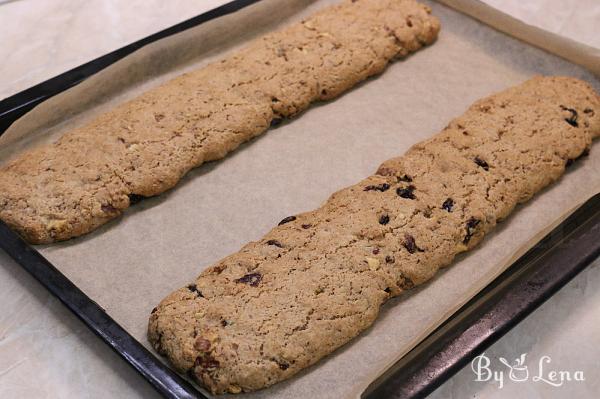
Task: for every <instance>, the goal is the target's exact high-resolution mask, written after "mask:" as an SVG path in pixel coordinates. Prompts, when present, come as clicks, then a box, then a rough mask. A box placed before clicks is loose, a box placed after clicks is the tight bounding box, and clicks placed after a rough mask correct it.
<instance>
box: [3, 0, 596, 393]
mask: <svg viewBox="0 0 600 399" xmlns="http://www.w3.org/2000/svg"><path fill="white" fill-rule="evenodd" d="M257 1H259V0H234V1H231V2H230V3H227V4H225V5H223V6H221V7H218V8H216V9H213V10H211V11H208V12H206V13H203V14H201V15H198V16H196V17H194V18H191V19H189V20H187V21H184V22H182V23H179V24H177V25H174V26H172V27H170V28H168V29H165V30H163V31H161V32H158V33H156V34H153V35H150V36H148V37H146V38H144V39H141V40H139V41H136V42H134V43H132V44H130V45H127V46H125V47H122V48H120V49H118V50H116V51H113V52H111V53H108V54H106V55H104V56H102V57H99V58H97V59H95V60H93V61H90V62H88V63H86V64H83V65H81V66H79V67H77V68H74V69H72V70H70V71H67V72H65V73H63V74H61V75H59V76H56V77H54V78H52V79H49V80H47V81H45V82H43V83H40V84H38V85H36V86H33V87H31V88H29V89H27V90H24V91H22V92H20V93H18V94H15V95H13V96H11V97H9V98H6V99H4V100H2V101H0V135H2V133H4V132H5V131H6V129H8V127H9V126H10V125H11V124H12V123H13V122H15V121H16V120H17V119H18V118H19V117H21V116H22V115H24V114H25V113H27V112H28V111H29V110H31V109H32V108H33V107H35V106H36V105H38V104H40V103H41V102H43V101H45V100H47V99H48V98H50V97H52V96H54V95H56V94H59V93H61V92H63V91H64V90H67V89H68V88H70V87H72V86H74V85H77V84H78V83H80V82H82V81H84V80H85V79H86V78H88V77H89V76H91V75H93V74H95V73H96V72H98V71H100V70H102V69H103V68H106V67H107V66H109V65H111V64H112V63H114V62H116V61H118V60H120V59H121V58H123V57H125V56H127V55H129V54H131V53H132V52H134V51H136V50H137V49H139V48H141V47H142V46H144V45H146V44H149V43H152V42H154V41H156V40H159V39H162V38H165V37H167V36H170V35H173V34H176V33H179V32H182V31H184V30H186V29H189V28H191V27H194V26H198V25H200V24H203V23H204V22H206V21H210V20H212V19H215V18H218V17H221V16H224V15H226V14H229V13H232V12H235V11H237V10H240V9H242V8H244V7H246V6H248V5H250V4H253V3H255V2H257ZM599 236H600V194H597V195H596V196H594V197H593V198H591V199H590V200H588V201H587V202H586V203H585V204H583V205H582V206H581V207H580V208H578V209H577V210H576V211H575V212H574V213H573V214H571V216H569V217H568V218H567V219H566V220H564V221H563V222H562V223H561V224H560V225H559V226H558V227H556V228H555V229H554V230H553V231H552V232H550V233H549V234H548V235H547V236H546V237H545V238H544V239H542V240H541V241H540V242H539V243H538V244H536V245H535V246H534V247H533V248H532V249H531V250H529V251H528V252H527V253H526V254H525V255H523V256H522V257H521V258H519V259H518V260H517V261H516V262H514V263H513V264H512V265H511V266H510V267H509V268H508V269H507V270H506V271H505V272H504V273H502V274H501V275H500V276H499V277H497V278H496V279H495V280H494V281H493V282H492V283H491V284H490V285H488V286H487V287H486V288H485V289H484V290H482V291H481V292H480V293H478V294H477V295H476V296H475V297H474V298H472V299H471V300H470V301H469V302H468V303H467V304H465V305H464V306H463V307H462V308H461V309H460V310H458V311H457V312H456V313H455V314H454V315H453V316H451V317H450V318H449V319H448V320H447V321H446V322H444V323H443V324H442V325H441V326H440V327H438V328H437V329H436V330H435V331H434V332H432V333H431V334H430V335H429V336H428V337H427V338H426V339H424V340H423V341H422V342H421V343H420V344H419V345H418V346H416V347H415V348H414V349H413V350H411V351H410V352H409V353H408V354H407V355H406V356H404V357H403V358H402V359H400V360H399V361H398V362H397V363H396V364H395V365H394V366H393V367H391V368H390V369H389V370H388V371H387V372H386V373H384V374H383V375H382V376H381V377H380V378H378V379H377V380H376V381H374V382H373V383H372V384H371V385H370V386H369V388H368V389H367V391H366V392H365V393H364V395H363V397H365V398H382V397H396V398H399V397H400V398H417V397H424V396H426V395H427V394H428V393H430V392H432V391H433V390H434V389H435V388H437V387H438V386H439V385H441V384H442V383H443V382H444V381H445V380H447V379H448V378H450V377H451V376H452V375H453V374H454V373H456V372H457V371H458V370H460V369H461V368H462V367H463V366H464V365H466V364H467V363H468V362H469V361H470V360H471V359H472V358H473V357H475V356H476V355H478V354H480V353H481V352H483V351H484V350H485V349H486V348H487V347H489V346H490V345H491V344H492V343H493V342H495V341H496V340H497V339H498V338H500V337H501V336H502V335H504V334H505V333H506V332H507V331H509V330H510V329H511V328H512V327H513V326H515V325H516V324H517V323H519V322H520V321H521V320H522V319H523V318H525V317H526V316H527V315H528V314H530V313H531V312H533V311H534V310H535V309H536V308H537V307H538V306H540V305H541V304H542V303H543V302H544V301H545V300H547V299H548V298H549V297H551V296H552V295H553V294H554V293H555V292H556V291H558V290H559V289H560V288H561V287H563V286H564V285H565V284H566V283H567V282H568V281H569V280H571V279H572V278H573V277H574V276H576V275H577V274H578V273H579V272H581V271H582V270H583V269H584V268H585V267H586V266H588V265H589V264H590V263H591V262H593V261H594V259H596V258H597V257H598V256H599V255H600V240H598V237H599ZM0 248H2V249H3V250H4V251H5V252H6V253H7V254H8V255H9V256H10V257H12V258H13V259H14V260H15V261H16V263H17V264H19V265H20V266H21V267H23V268H24V269H25V270H27V271H28V272H29V273H30V274H31V275H32V276H33V277H35V278H36V279H37V280H38V281H39V282H40V283H41V284H42V285H43V286H44V287H46V288H47V289H48V290H49V291H50V292H51V293H52V294H53V295H54V296H56V297H57V298H58V299H59V300H60V301H61V302H62V303H63V304H64V305H65V306H66V307H68V308H69V309H70V310H71V311H72V312H73V313H74V314H75V315H76V316H77V317H78V318H79V319H81V321H82V322H83V323H85V324H86V325H87V326H88V328H90V329H91V330H92V331H93V332H94V333H96V334H97V335H98V336H99V337H100V338H101V339H102V340H104V342H106V344H107V345H108V346H110V347H111V348H112V349H113V350H114V351H115V352H117V353H118V354H119V355H120V356H121V357H122V358H123V359H124V360H125V361H126V362H128V363H129V364H130V365H131V366H132V367H133V368H135V369H136V370H137V371H138V372H139V373H140V374H141V375H142V376H143V377H144V378H145V379H146V380H147V381H148V382H149V383H150V384H152V386H153V387H154V388H155V389H156V390H157V391H158V392H160V393H161V394H162V395H163V396H164V397H166V398H205V397H206V396H205V395H204V394H203V393H201V392H199V391H198V390H196V389H195V388H194V386H193V385H192V384H190V383H188V382H187V381H186V380H185V379H183V378H182V377H180V376H179V375H178V374H177V373H175V372H174V371H173V370H171V369H169V367H167V366H166V365H165V364H164V363H163V362H162V361H161V360H160V359H158V358H157V357H156V356H155V355H154V354H152V353H151V352H149V351H148V350H147V349H146V348H144V346H143V345H142V344H141V343H140V342H138V341H137V340H136V339H134V338H133V337H132V336H131V335H130V334H129V333H128V332H127V331H125V330H124V329H123V328H122V327H121V326H119V324H118V323H116V322H115V321H114V320H113V319H112V318H111V317H110V316H109V315H108V314H107V313H106V312H105V311H104V310H103V309H102V308H101V307H100V306H99V305H98V304H96V303H95V302H94V301H93V300H92V299H91V298H89V297H88V296H87V295H85V294H84V293H83V292H82V291H81V290H80V289H79V288H78V287H77V286H76V285H75V284H73V282H71V281H70V280H69V279H68V278H67V277H66V276H65V275H63V274H62V273H61V272H60V271H59V270H58V269H57V268H56V267H54V265H52V264H51V263H50V262H49V261H48V260H46V259H45V258H44V257H43V256H42V255H41V254H40V253H39V252H38V251H36V249H34V248H33V247H31V246H29V245H28V244H27V243H26V242H25V241H23V240H22V239H21V238H20V237H19V236H18V235H17V234H16V233H15V232H13V231H12V230H11V229H10V228H8V227H7V226H6V225H5V224H4V223H2V222H1V221H0Z"/></svg>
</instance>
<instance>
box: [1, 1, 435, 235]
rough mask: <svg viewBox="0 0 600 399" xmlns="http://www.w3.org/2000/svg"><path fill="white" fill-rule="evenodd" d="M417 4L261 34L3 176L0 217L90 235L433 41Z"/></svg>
mask: <svg viewBox="0 0 600 399" xmlns="http://www.w3.org/2000/svg"><path fill="white" fill-rule="evenodd" d="M438 31H439V22H438V20H437V19H436V18H435V17H433V16H431V15H430V9H429V8H428V7H426V6H424V5H421V4H419V3H417V2H415V1H414V0H360V1H350V0H347V1H344V2H343V3H341V4H339V5H336V6H332V7H329V8H326V9H324V10H322V11H321V12H318V13H317V14H315V15H313V16H312V17H310V18H308V19H306V20H304V21H303V22H301V23H297V24H294V25H291V26H290V27H288V28H286V29H284V30H281V31H278V32H275V33H271V34H268V35H266V36H264V37H263V38H261V39H259V40H256V41H254V42H253V43H251V44H250V45H249V46H248V47H247V48H245V49H243V50H241V51H239V52H238V53H236V54H234V55H232V56H230V57H229V58H227V59H224V60H222V61H221V62H217V63H214V64H211V65H209V66H207V67H206V68H203V69H200V70H197V71H194V72H191V73H188V74H185V75H183V76H180V77H178V78H176V79H174V80H172V81H170V82H167V83H166V84H164V85H162V86H160V87H158V88H156V89H153V90H150V91H149V92H146V93H145V94H143V95H141V96H140V97H138V98H135V99H134V100H132V101H129V102H127V103H125V104H123V105H121V106H119V107H117V108H116V109H114V110H112V111H110V112H108V113H106V114H104V115H101V116H99V117H98V118H97V119H95V120H94V121H92V122H90V123H89V124H87V125H85V126H83V127H81V128H78V129H76V130H74V131H71V132H69V133H67V134H65V135H64V136H63V137H62V138H61V139H60V140H58V142H56V143H54V144H52V145H47V146H43V147H41V148H38V149H35V150H33V151H30V152H27V153H25V154H23V155H22V156H20V157H19V158H18V159H16V160H15V161H13V162H11V163H10V164H8V165H7V166H5V167H3V168H2V169H0V219H2V220H4V221H5V222H6V223H7V224H8V225H10V226H11V227H12V228H14V229H15V230H16V231H18V232H19V233H20V234H21V235H22V236H23V237H25V238H26V239H27V240H28V241H30V242H32V243H48V242H52V241H58V240H65V239H69V238H72V237H76V236H79V235H81V234H85V233H87V232H89V231H91V230H93V229H95V228H96V227H98V226H100V225H102V224H104V223H106V222H108V221H109V220H111V219H114V218H116V217H118V216H119V215H121V213H122V212H123V210H124V209H126V208H127V207H129V206H130V204H131V203H132V200H135V199H137V198H140V196H142V197H146V196H152V195H157V194H160V193H162V192H164V191H166V190H168V189H169V188H171V187H173V186H174V185H175V184H176V183H177V182H178V181H179V180H180V179H181V177H182V176H183V175H184V174H185V173H187V172H188V171H189V170H190V169H191V168H194V167H197V166H199V165H200V164H202V163H203V162H207V161H211V160H216V159H219V158H222V157H224V156H225V155H226V154H227V153H228V152H230V151H232V150H233V149H235V148H236V147H238V146H239V145H240V144H241V143H243V142H245V141H247V140H249V139H251V138H252V137H254V136H256V135H259V134H261V133H263V132H264V131H265V130H266V129H267V128H268V127H269V126H270V125H271V124H273V123H275V122H277V121H278V120H280V119H281V118H287V117H290V116H293V115H295V114H297V113H298V112H301V111H302V110H304V109H306V108H307V107H308V106H309V104H310V103H311V102H314V101H318V100H328V99H332V98H334V97H336V96H338V95H339V94H341V93H342V92H344V91H346V90H348V89H349V88H351V87H352V86H354V85H355V84H356V83H358V82H360V81H362V80H364V79H366V78H367V77H369V76H372V75H375V74H377V73H380V72H382V71H383V69H384V68H385V66H386V65H387V64H388V63H389V62H390V61H391V60H392V59H394V58H396V57H403V56H405V55H407V54H408V53H410V52H413V51H416V50H418V49H419V48H420V47H422V46H424V45H427V44H429V43H432V42H433V41H434V40H435V38H436V36H437V33H438Z"/></svg>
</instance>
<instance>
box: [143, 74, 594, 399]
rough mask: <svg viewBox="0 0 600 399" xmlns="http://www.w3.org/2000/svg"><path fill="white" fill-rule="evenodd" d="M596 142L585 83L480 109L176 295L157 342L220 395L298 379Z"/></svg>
mask: <svg viewBox="0 0 600 399" xmlns="http://www.w3.org/2000/svg"><path fill="white" fill-rule="evenodd" d="M597 136H600V97H599V96H598V95H597V94H596V93H595V92H594V90H593V89H592V88H591V87H590V86H589V85H588V84H586V83H584V82H582V81H579V80H576V79H572V78H562V77H537V78H533V79H531V80H529V81H527V82H525V83H523V84H521V85H519V86H516V87H513V88H510V89H508V90H506V91H504V92H501V93H498V94H495V95H492V96H491V97H488V98H485V99H483V100H480V101H477V102H476V103H475V104H473V105H472V106H471V107H470V108H469V109H468V110H467V111H466V113H465V114H464V115H462V116H460V117H458V118H456V119H454V120H453V121H452V122H451V123H450V124H449V125H448V126H447V127H446V128H445V129H444V130H443V131H442V132H441V133H439V134H438V135H436V136H434V137H433V138H431V139H429V140H427V141H424V142H422V143H419V144H417V145H415V146H413V147H412V148H411V149H410V150H409V151H408V152H407V153H406V154H405V155H404V156H402V157H399V158H395V159H391V160H389V161H387V162H385V163H383V164H382V165H381V167H380V168H379V170H378V171H377V173H376V174H375V175H373V176H370V177H368V178H367V179H365V180H363V181H362V182H360V183H359V184H357V185H354V186H351V187H348V188H346V189H343V190H341V191H339V192H337V193H335V194H333V195H332V196H331V198H329V200H328V201H327V202H326V203H325V204H324V205H323V206H322V207H321V208H319V209H317V210H315V211H312V212H307V213H304V214H300V215H296V216H291V217H288V218H285V219H284V220H282V221H281V222H280V223H279V225H278V226H277V227H275V228H274V229H273V230H271V231H270V232H269V233H268V234H267V235H266V236H265V237H263V239H261V240H260V241H258V242H252V243H250V244H248V245H246V246H244V247H243V248H242V249H241V251H240V252H238V253H236V254H233V255H231V256H229V257H227V258H225V259H223V260H222V261H220V262H218V263H217V264H215V265H213V266H211V267H209V268H208V269H207V270H205V271H204V272H203V273H202V274H201V275H200V276H199V277H198V278H197V279H196V281H195V282H194V283H192V284H191V285H189V286H188V287H185V288H182V289H180V290H178V291H175V292H174V293H173V294H171V295H170V296H168V297H167V298H166V299H164V300H163V301H162V302H161V303H160V305H159V306H158V307H157V308H155V309H154V310H153V312H152V315H151V316H150V322H149V332H148V334H149V335H148V336H149V340H150V342H151V343H152V345H153V346H154V348H156V350H157V351H158V352H159V353H161V354H163V355H166V356H167V357H168V358H169V359H170V360H171V362H172V363H173V365H174V366H175V367H176V368H177V369H178V370H180V371H181V372H188V373H190V375H193V376H194V377H195V378H196V379H197V380H198V381H199V382H200V383H201V384H203V385H204V386H206V387H207V388H208V389H210V390H211V391H212V392H215V393H223V392H233V393H235V392H241V391H252V390H256V389H259V388H263V387H266V386H269V385H271V384H274V383H276V382H278V381H281V380H284V379H286V378H289V377H290V376H292V375H294V374H295V373H297V372H298V371H300V370H302V369H303V368H305V367H307V366H309V365H311V364H313V363H315V362H316V361H318V360H319V359H321V358H322V357H324V356H326V355H327V354H329V353H331V352H332V351H334V350H335V349H336V348H338V347H340V346H341V345H343V344H345V343H346V342H348V341H349V340H351V339H352V338H353V337H355V336H357V335H358V334H359V333H360V332H361V331H363V330H365V329H366V328H367V327H369V325H371V323H373V322H374V320H375V318H376V317H377V314H378V313H379V308H380V306H381V305H382V304H383V303H384V302H385V301H386V300H388V299H389V298H391V297H394V296H397V295H399V294H400V293H402V292H403V291H404V290H407V289H410V288H412V287H414V286H416V285H419V284H422V283H424V282H425V281H427V280H429V279H430V278H431V277H432V276H433V275H434V274H435V273H436V272H437V270H438V269H439V268H441V267H443V266H446V265H448V264H449V263H450V262H451V261H452V259H453V258H454V257H455V256H456V255H457V254H458V253H460V252H463V251H466V250H468V249H470V248H472V247H474V246H475V245H476V244H477V243H478V242H479V241H481V239H482V238H483V236H484V234H485V233H486V232H488V231H489V230H490V229H492V228H493V227H494V226H495V224H496V223H497V222H498V221H500V220H502V219H504V218H505V217H506V216H507V215H508V214H509V213H510V212H511V210H512V209H513V208H514V207H515V205H517V204H518V203H520V202H524V201H526V200H528V199H529V198H531V196H532V195H533V194H534V193H536V192H537V191H539V190H540V189H542V188H543V187H544V186H546V185H548V184H549V183H551V182H553V181H555V180H556V179H558V178H559V177H560V176H561V175H562V174H563V172H564V170H565V167H566V166H568V165H569V164H570V163H571V162H572V161H573V160H574V159H576V158H578V157H580V156H582V155H585V154H587V152H588V151H589V149H590V146H591V143H592V139H593V138H594V137H597Z"/></svg>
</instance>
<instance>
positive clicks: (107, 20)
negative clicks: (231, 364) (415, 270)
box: [0, 0, 600, 399]
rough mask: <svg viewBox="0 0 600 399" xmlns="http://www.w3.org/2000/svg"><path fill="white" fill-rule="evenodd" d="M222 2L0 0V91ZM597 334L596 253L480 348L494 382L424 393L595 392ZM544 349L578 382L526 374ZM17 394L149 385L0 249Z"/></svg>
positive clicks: (3, 379) (2, 317)
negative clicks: (522, 376) (523, 377)
mask: <svg viewBox="0 0 600 399" xmlns="http://www.w3.org/2000/svg"><path fill="white" fill-rule="evenodd" d="M225 2H226V1H224V0H204V1H189V0H187V1H186V0H172V1H169V2H162V1H158V0H135V1H128V2H118V1H116V0H104V1H103V0H88V1H86V2H83V1H77V0H52V1H39V0H38V1H34V0H17V1H2V0H0V43H1V44H2V45H1V46H0V57H1V59H2V62H1V63H0V76H1V79H0V98H4V97H7V96H9V95H11V94H14V93H17V92H19V91H20V90H23V89H26V88H28V87H30V86H32V85H34V84H36V83H39V82H41V81H43V80H45V79H48V78H50V77H52V76H55V75H57V74H59V73H61V72H64V71H66V70H68V69H70V68H72V67H75V66H78V65H80V64H82V63H84V62H86V61H89V60H91V59H93V58H95V57H98V56H100V55H103V54H105V53H107V52H109V51H111V50H114V49H116V48H119V47H121V46H123V45H125V44H127V43H130V42H132V41H134V40H137V39H140V38H142V37H144V36H147V35H148V34H151V33H154V32H156V31H159V30H161V29H163V28H166V27H168V26H171V25H173V24H175V23H177V22H180V21H182V20H185V19H187V18H190V17H192V16H195V15H197V14H199V13H201V12H203V11H206V10H208V9H211V8H214V7H215V6H217V5H219V4H222V3H225ZM515 3H517V2H515ZM520 12H521V13H522V12H524V11H522V10H521V11H520ZM537 18H538V19H539V13H538V15H537ZM573 18H574V17H573ZM578 21H581V19H578ZM567 22H568V21H567ZM578 27H579V28H580V27H581V26H580V24H579V26H578ZM590 29H591V30H593V29H594V28H593V27H590ZM578 31H582V29H578ZM588 31H589V30H588ZM599 343H600V259H598V260H596V262H595V263H594V264H593V265H591V266H590V267H589V268H588V269H586V270H585V271H584V272H583V273H581V274H580V275H578V276H577V277H576V278H575V279H574V280H573V281H572V282H570V283H569V284H568V285H567V286H566V287H565V288H563V289H562V290H561V291H560V292H559V293H558V294H556V295H554V296H553V297H552V298H551V299H550V300H549V301H548V302H546V303H545V304H544V305H543V306H542V307H541V308H540V309H538V310H537V311H536V312H534V313H533V314H532V315H531V316H529V317H528V318H527V319H526V320H524V321H523V322H522V323H520V324H519V325H518V326H517V327H515V328H514V329H513V330H512V331H510V332H509V333H508V334H507V335H506V336H504V337H503V338H502V339H501V340H500V341H498V342H497V343H496V344H494V345H493V346H492V347H491V348H490V349H488V350H487V351H486V354H487V355H488V356H489V358H490V360H491V362H492V366H491V368H492V370H494V371H505V375H504V379H505V380H504V383H503V388H499V384H498V383H497V382H491V381H489V382H478V381H474V379H475V374H474V373H473V371H472V370H471V366H470V365H469V366H467V367H465V368H464V369H463V370H462V371H460V372H459V373H458V374H457V375H455V376H454V377H452V378H451V379H450V380H449V381H448V382H446V383H445V384H444V385H442V386H441V387H440V388H439V389H438V390H437V391H436V392H435V393H434V394H433V395H432V396H431V397H434V398H440V399H441V398H466V397H472V398H479V397H481V398H505V397H511V398H515V399H517V398H563V397H577V398H592V397H594V396H595V395H594V394H596V393H598V392H600V378H599V377H600V363H599V361H598V359H599V358H600V345H599ZM522 353H527V357H526V361H525V364H526V365H527V366H528V368H529V373H530V376H529V381H527V382H513V381H511V380H510V378H509V375H508V370H507V368H506V367H504V366H503V365H502V364H501V363H499V358H500V357H504V358H506V359H507V360H508V362H510V363H511V364H512V363H514V359H516V358H518V357H519V356H520V355H521V354H522ZM543 356H550V358H551V363H545V364H544V368H543V374H544V375H545V376H546V377H548V372H550V371H551V370H557V371H559V370H564V371H568V372H570V376H571V378H572V379H574V378H575V374H574V373H575V372H576V371H578V370H579V371H582V372H583V376H584V378H585V381H583V382H580V381H570V382H565V383H564V384H563V386H560V387H554V386H552V385H550V384H549V383H547V382H543V381H537V382H533V381H531V379H532V378H533V377H534V376H537V375H538V373H539V362H540V359H542V357H543ZM517 374H518V372H517ZM563 375H566V374H563ZM546 379H548V378H546ZM21 397H35V398H105V397H110V398H133V397H140V398H153V397H158V394H156V393H155V392H154V391H153V389H152V388H151V387H150V385H149V384H147V383H146V382H145V381H144V380H143V379H142V377H140V376H139V375H138V374H137V373H136V372H135V371H133V369H132V368H131V367H129V366H128V365H127V364H126V363H125V362H124V361H122V360H121V359H120V358H119V357H118V356H117V355H116V354H114V353H113V352H112V351H111V350H110V349H109V348H108V347H107V346H106V345H105V344H104V343H103V342H102V341H101V340H100V339H98V338H97V337H95V336H94V335H93V334H92V333H91V332H90V331H89V330H88V329H87V327H85V326H84V325H83V323H81V322H80V321H79V320H77V319H76V318H75V316H73V315H72V314H71V313H70V312H69V311H68V310H67V309H66V308H65V307H64V306H63V305H62V304H60V303H59V302H58V301H57V300H56V299H55V298H53V297H52V296H51V295H50V294H48V293H47V292H46V290H45V289H44V288H43V287H42V286H41V285H40V284H38V283H37V282H36V281H35V280H34V279H33V278H31V277H30V276H29V275H28V274H27V273H26V272H25V271H23V270H22V269H21V268H20V267H19V266H18V265H16V264H15V263H14V262H13V261H12V260H11V259H9V257H8V256H7V255H6V254H4V253H3V252H0V398H21Z"/></svg>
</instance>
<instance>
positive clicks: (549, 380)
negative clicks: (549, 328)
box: [471, 353, 585, 389]
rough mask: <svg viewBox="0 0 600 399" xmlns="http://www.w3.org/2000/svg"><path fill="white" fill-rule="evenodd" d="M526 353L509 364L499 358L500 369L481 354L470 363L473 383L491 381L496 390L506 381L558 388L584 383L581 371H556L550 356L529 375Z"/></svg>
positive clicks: (540, 360)
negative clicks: (529, 382) (530, 382)
mask: <svg viewBox="0 0 600 399" xmlns="http://www.w3.org/2000/svg"><path fill="white" fill-rule="evenodd" d="M526 359H527V353H523V354H521V356H519V357H518V358H517V359H515V361H514V362H513V363H512V364H511V363H509V362H508V361H507V360H506V359H505V358H503V357H499V358H498V361H499V363H500V364H501V366H500V365H498V366H500V367H501V369H498V368H496V367H492V361H491V360H490V358H489V357H487V356H486V355H485V353H482V354H481V355H479V356H477V357H476V358H475V359H473V361H472V362H471V370H473V373H475V381H493V382H495V383H497V384H498V388H499V389H502V388H503V387H504V381H506V380H507V379H508V380H510V381H513V382H526V381H532V382H535V383H543V384H548V385H551V386H553V387H560V386H563V385H564V384H566V383H569V382H573V381H576V382H581V381H585V376H584V375H583V371H581V370H576V371H567V370H556V369H555V368H554V367H553V366H552V365H551V364H550V363H551V362H552V359H551V358H550V356H542V357H541V358H540V359H539V361H538V362H537V370H533V368H532V370H531V371H532V373H531V375H530V373H529V371H530V370H529V367H528V366H527V365H526V364H525V361H526Z"/></svg>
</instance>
